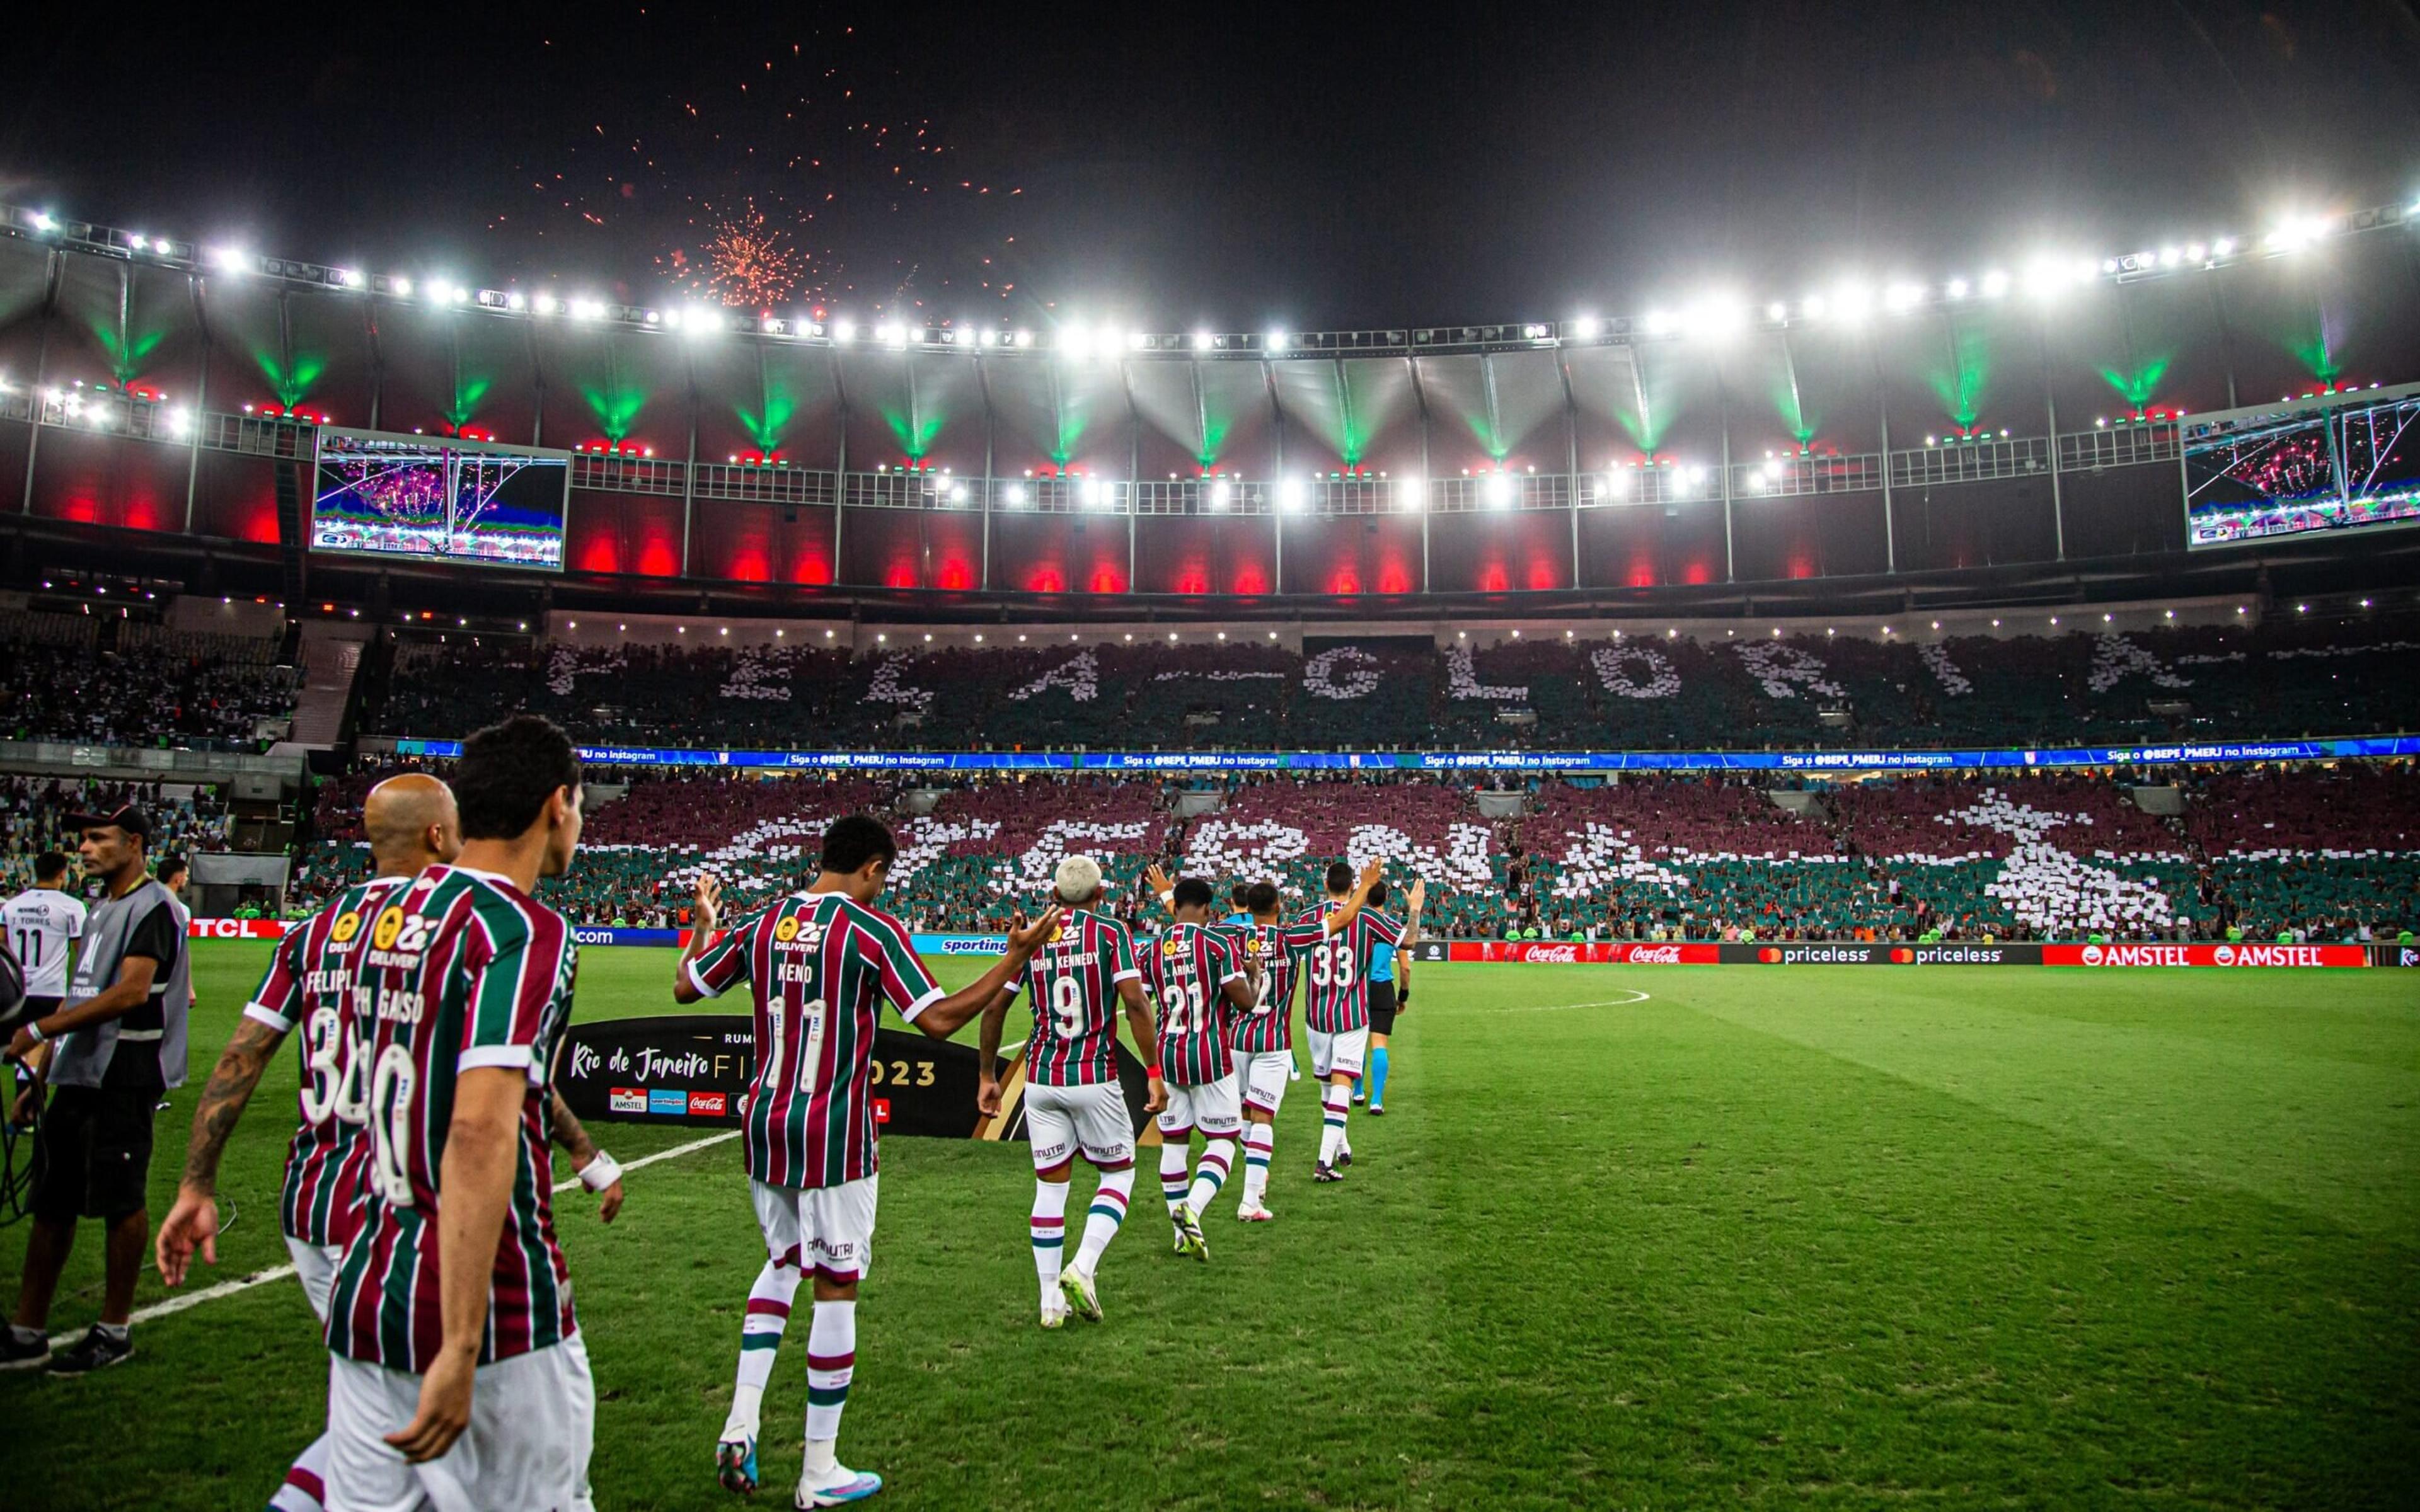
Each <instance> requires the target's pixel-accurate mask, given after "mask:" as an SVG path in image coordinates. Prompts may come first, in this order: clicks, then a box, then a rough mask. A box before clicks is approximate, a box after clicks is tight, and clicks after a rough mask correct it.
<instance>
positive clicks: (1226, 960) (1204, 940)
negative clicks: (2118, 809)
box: [1142, 924, 1244, 1087]
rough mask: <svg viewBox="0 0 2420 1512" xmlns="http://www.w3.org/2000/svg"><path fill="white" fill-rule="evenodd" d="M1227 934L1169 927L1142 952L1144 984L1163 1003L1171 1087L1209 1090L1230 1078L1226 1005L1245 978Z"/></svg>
mask: <svg viewBox="0 0 2420 1512" xmlns="http://www.w3.org/2000/svg"><path fill="white" fill-rule="evenodd" d="M1243 974H1244V972H1243V966H1242V964H1240V963H1239V962H1238V961H1237V960H1236V958H1235V955H1234V952H1233V949H1231V948H1230V947H1229V945H1228V942H1227V940H1226V938H1225V937H1224V935H1223V934H1222V933H1220V932H1218V931H1217V930H1214V929H1212V928H1210V927H1209V926H1207V925H1202V924H1171V925H1170V926H1169V929H1168V933H1165V934H1162V935H1161V936H1160V937H1159V938H1158V939H1157V940H1155V941H1154V942H1152V945H1151V948H1150V949H1147V950H1145V951H1143V953H1142V976H1143V980H1144V981H1145V982H1147V983H1149V984H1150V987H1151V995H1152V997H1153V998H1154V999H1155V1000H1156V1002H1157V1003H1158V1004H1159V1064H1160V1066H1161V1068H1162V1070H1163V1071H1164V1072H1166V1074H1167V1077H1168V1081H1169V1083H1170V1085H1171V1086H1175V1087H1206V1086H1208V1085H1209V1084H1210V1083H1212V1082H1215V1081H1217V1080H1218V1079H1219V1078H1220V1077H1222V1076H1224V1075H1226V1074H1227V1072H1228V1070H1229V1069H1230V1065H1231V1063H1230V1061H1229V1060H1228V1058H1227V1021H1228V1017H1229V1010H1228V1008H1227V1000H1226V998H1225V996H1224V995H1221V994H1220V992H1219V989H1220V988H1222V987H1224V986H1225V985H1226V984H1227V983H1228V982H1231V981H1233V980H1235V979H1236V978H1238V977H1240V976H1242V975H1243Z"/></svg>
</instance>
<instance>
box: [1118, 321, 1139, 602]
mask: <svg viewBox="0 0 2420 1512" xmlns="http://www.w3.org/2000/svg"><path fill="white" fill-rule="evenodd" d="M1118 387H1119V388H1120V389H1121V390H1122V391H1124V392H1125V396H1126V592H1127V593H1128V594H1132V593H1133V592H1134V591H1135V518H1136V513H1135V506H1136V504H1137V502H1138V501H1140V498H1141V495H1142V413H1141V411H1140V410H1138V409H1135V402H1134V365H1133V364H1132V363H1127V362H1125V361H1124V360H1123V359H1121V360H1120V361H1119V363H1118Z"/></svg>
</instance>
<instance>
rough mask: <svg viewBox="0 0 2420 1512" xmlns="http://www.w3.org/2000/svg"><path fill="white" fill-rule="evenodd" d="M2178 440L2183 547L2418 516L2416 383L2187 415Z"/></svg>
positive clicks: (2419, 411) (2358, 527)
mask: <svg viewBox="0 0 2420 1512" xmlns="http://www.w3.org/2000/svg"><path fill="white" fill-rule="evenodd" d="M2181 440H2182V445H2181V446H2180V449H2179V450H2180V455H2181V457H2182V460H2183V467H2184V490H2185V529H2186V541H2187V544H2189V545H2191V546H2196V547H2203V546H2229V545H2233V544H2235V543H2238V542H2242V541H2263V540H2274V539H2277V538H2279V537H2286V536H2297V535H2304V534H2310V533H2314V532H2324V531H2366V530H2371V529H2375V528H2379V527H2383V526H2393V525H2410V524H2412V523H2414V522H2420V384H2406V385H2404V386H2402V387H2400V388H2394V389H2363V390H2356V391H2352V392H2349V393H2334V394H2322V395H2319V397H2316V398H2310V399H2302V400H2296V401H2292V402H2281V403H2278V404H2274V405H2257V406H2254V407H2252V408H2250V409H2226V410H2220V411H2218V412H2217V413H2214V414H2201V415H2195V416H2192V417H2191V418H2189V419H2187V420H2186V421H2184V422H2183V426H2182V438H2181Z"/></svg>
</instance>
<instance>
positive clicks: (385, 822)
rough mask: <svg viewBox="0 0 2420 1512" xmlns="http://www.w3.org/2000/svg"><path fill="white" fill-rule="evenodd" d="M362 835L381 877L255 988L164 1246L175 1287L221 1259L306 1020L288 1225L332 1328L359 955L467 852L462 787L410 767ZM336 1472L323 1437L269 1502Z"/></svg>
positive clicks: (223, 1063)
mask: <svg viewBox="0 0 2420 1512" xmlns="http://www.w3.org/2000/svg"><path fill="white" fill-rule="evenodd" d="M362 827H363V829H364V830H365V832H366V833H367V834H368V836H369V842H370V865H371V870H372V871H373V872H375V873H376V875H375V876H374V877H372V879H371V880H369V881H367V882H364V883H359V884H356V885H355V886H353V887H349V888H347V889H346V890H345V891H344V892H343V893H341V894H339V895H338V896H337V898H336V899H335V900H334V902H332V903H329V905H328V906H327V907H325V908H323V909H321V910H320V911H319V912H318V913H317V914H314V915H312V916H311V917H310V918H307V919H304V920H303V921H302V922H301V923H300V924H297V925H296V926H295V927H294V928H293V929H291V930H289V931H287V933H286V935H285V937H284V938H283V939H282V940H280V941H279V942H278V946H277V950H276V953H275V954H274V955H273V956H272V957H271V960H270V964H269V970H268V972H267V974H266V975H264V976H263V977H262V979H261V981H260V985H259V986H258V987H256V988H255V989H254V991H253V995H252V1001H251V1002H250V1003H249V1004H248V1005H247V1006H246V1007H245V1009H244V1011H243V1018H242V1019H241V1020H240V1022H239V1023H238V1024H237V1025H236V1031H235V1035H234V1037H233V1038H232V1039H230V1040H229V1041H227V1047H226V1049H225V1052H224V1053H223V1054H221V1056H220V1057H219V1061H218V1065H217V1067H216V1068H215V1069H214V1070H213V1071H212V1072H211V1073H210V1079H209V1085H208V1086H206V1087H205V1088H203V1090H202V1097H201V1101H200V1103H198V1104H197V1105H196V1106H195V1108H194V1134H193V1141H192V1144H191V1147H190V1149H188V1152H187V1154H186V1157H185V1174H184V1178H183V1180H182V1181H181V1182H180V1183H179V1186H178V1193H177V1204H176V1206H175V1207H174V1208H173V1209H171V1210H170V1211H169V1213H168V1217H167V1220H166V1221H165V1222H164V1223H163V1224H162V1225H161V1227H160V1237H159V1240H158V1242H157V1243H156V1244H155V1246H154V1252H155V1255H156V1257H157V1258H158V1261H159V1265H160V1274H161V1276H162V1278H163V1279H164V1280H165V1281H166V1282H167V1284H168V1285H169V1286H171V1287H176V1286H181V1285H183V1284H184V1280H185V1276H186V1273H187V1272H188V1270H189V1269H190V1267H191V1265H192V1263H193V1257H194V1253H195V1252H196V1251H199V1253H200V1254H201V1256H202V1257H203V1259H205V1260H207V1261H208V1262H209V1263H210V1264H213V1265H215V1264H217V1263H218V1243H217V1235H218V1231H219V1217H218V1201H217V1196H216V1193H217V1187H218V1169H219V1163H220V1159H221V1157H222V1156H223V1155H224V1153H225V1149H226V1143H227V1140H228V1138H229V1137H230V1136H231V1135H232V1134H234V1132H235V1126H236V1122H237V1120H238V1119H240V1117H241V1116H242V1114H243V1110H244V1108H245V1107H246V1105H247V1104H248V1103H249V1102H250V1100H251V1097H252V1094H253V1092H254V1090H255V1089H256V1088H257V1087H258V1086H259V1084H260V1078H261V1075H262V1073H263V1072H266V1071H267V1070H268V1067H269V1062H270V1060H271V1057H273V1056H275V1054H276V1053H277V1047H278V1046H279V1045H280V1044H282V1043H283V1042H285V1040H286V1037H287V1035H288V1034H290V1033H292V1032H293V1030H294V1028H295V1026H297V1025H298V1024H299V1025H301V1026H302V1028H303V1036H302V1040H301V1041H298V1042H297V1045H296V1049H297V1051H298V1052H299V1056H298V1058H299V1059H300V1061H301V1065H300V1067H299V1068H298V1070H299V1072H300V1076H299V1080H300V1083H301V1090H300V1093H299V1095H298V1096H297V1098H296V1102H297V1103H298V1108H299V1112H300V1115H301V1117H300V1119H299V1122H298V1124H297V1127H296V1128H295V1131H294V1137H293V1141H292V1143H291V1145H290V1147H289V1148H288V1149H287V1157H286V1179H285V1182H284V1187H283V1191H282V1193H281V1195H280V1199H279V1204H278V1217H279V1223H280V1227H283V1228H284V1230H285V1233H286V1248H287V1254H288V1255H289V1256H291V1257H292V1258H293V1261H294V1270H295V1273H296V1275H297V1276H298V1277H299V1278H300V1279H301V1280H302V1289H303V1293H304V1295H305V1296H307V1297H308V1298H309V1299H310V1303H311V1310H312V1312H313V1313H314V1314H315V1315H316V1316H317V1317H318V1319H320V1321H321V1323H322V1324H323V1325H324V1324H325V1322H326V1321H327V1316H328V1288H329V1286H330V1284H331V1282H332V1281H333V1280H334V1276H335V1268H336V1262H337V1260H338V1259H339V1258H341V1257H342V1256H343V1254H344V1244H343V1242H342V1241H343V1240H344V1238H345V1237H346V1233H347V1226H346V1225H344V1224H342V1223H340V1222H339V1220H340V1219H342V1218H344V1217H346V1216H347V1215H348V1213H349V1211H350V1209H351V1206H352V1204H351V1202H350V1200H349V1198H350V1196H351V1195H349V1194H344V1193H340V1192H338V1190H337V1180H336V1178H337V1173H338V1170H339V1168H340V1166H341V1165H342V1162H343V1160H344V1158H345V1156H346V1154H347V1153H348V1152H349V1150H350V1149H351V1147H352V1143H353V1141H355V1140H356V1139H358V1138H360V1137H361V1136H362V1124H363V1109H362V1106H361V1103H362V1100H363V1095H364V1089H363V1088H361V1086H360V1085H359V1080H358V1077H359V1072H360V1067H359V1066H358V1064H357V1063H356V1062H354V1061H353V1060H352V1058H351V1057H350V1056H349V1054H348V1052H349V1050H350V1049H351V1047H352V1044H353V1040H354V1024H353V1015H352V992H351V986H352V967H351V962H350V959H349V958H350V956H351V954H352V952H353V951H354V950H356V949H359V948H361V947H362V946H363V945H365V944H366V943H367V941H368V939H369V936H368V935H367V934H365V933H363V927H364V925H365V923H366V922H367V921H369V920H371V919H374V918H377V917H378V915H379V914H380V912H381V911H382V908H383V905H384V903H385V902H386V900H387V898H388V897H389V895H390V894H391V893H393V892H394V891H395V890H396V888H399V887H405V886H408V885H409V884H410V883H411V879H412V877H413V876H415V875H416V874H418V873H419V872H421V871H422V870H423V869H425V868H427V867H430V866H434V865H438V864H440V863H445V862H451V861H452V860H453V859H454V857H455V856H456V854H457V853H458V852H459V851H460V850H461V848H462V837H461V823H460V820H459V818H458V815H457V814H456V812H455V807H454V795H453V792H452V791H451V790H450V789H448V788H447V787H446V786H445V784H444V783H442V782H441V781H439V780H438V779H435V778H433V777H430V776H428V775H427V774H426V773H421V772H409V773H405V774H404V775H402V776H400V777H395V778H390V779H387V780H385V781H383V782H380V784H378V785H377V786H376V787H374V788H372V789H370V791H369V795H368V797H367V798H366V799H365V801H364V803H363V806H362ZM549 1095H550V1098H551V1103H552V1107H553V1128H552V1133H553V1135H554V1138H555V1141H556V1142H557V1143H558V1144H560V1145H562V1146H563V1147H564V1149H566V1151H568V1152H569V1153H570V1154H571V1157H572V1161H573V1164H574V1165H575V1166H577V1167H579V1168H580V1179H581V1181H582V1184H583V1185H585V1186H587V1188H588V1189H589V1190H590V1191H592V1192H600V1193H602V1194H603V1200H602V1203H601V1212H602V1216H603V1217H604V1220H605V1221H606V1222H607V1223H611V1222H613V1215H614V1214H615V1213H616V1212H617V1211H620V1209H621V1205H622V1187H621V1177H620V1172H619V1167H617V1166H616V1165H614V1163H613V1158H612V1157H611V1156H600V1155H599V1154H598V1152H597V1150H596V1149H595V1148H594V1147H593V1146H592V1145H590V1144H589V1142H588V1135H587V1131H586V1130H584V1129H582V1127H581V1125H580V1120H579V1119H576V1118H574V1117H573V1116H572V1114H571V1110H570V1109H569V1108H567V1107H566V1106H564V1105H563V1099H562V1096H561V1095H560V1094H559V1093H550V1094H549ZM326 1477H327V1446H326V1443H325V1440H324V1438H322V1439H319V1440H314V1441H313V1442H312V1443H311V1446H310V1447H309V1448H307V1449H305V1450H304V1451H303V1452H302V1456H301V1458H297V1459H296V1460H295V1461H294V1466H293V1468H292V1469H291V1470H289V1471H288V1472H287V1476H286V1483H285V1485H283V1486H281V1487H280V1488H279V1489H278V1490H277V1492H276V1493H275V1494H274V1495H272V1496H271V1498H270V1505H271V1507H272V1508H275V1509H277V1512H318V1509H319V1507H320V1505H321V1498H322V1496H323V1495H324V1488H325V1482H326Z"/></svg>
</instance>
